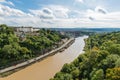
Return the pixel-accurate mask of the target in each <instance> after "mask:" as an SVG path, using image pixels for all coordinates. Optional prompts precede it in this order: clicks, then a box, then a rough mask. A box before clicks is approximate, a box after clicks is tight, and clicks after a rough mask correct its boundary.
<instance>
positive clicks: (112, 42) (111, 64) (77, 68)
mask: <svg viewBox="0 0 120 80" xmlns="http://www.w3.org/2000/svg"><path fill="white" fill-rule="evenodd" d="M85 42H86V46H85V48H84V50H85V53H84V54H81V55H79V57H78V58H77V59H75V60H74V61H73V62H71V63H70V64H68V63H66V64H64V66H63V67H62V69H61V71H60V72H58V73H56V75H55V76H54V78H53V79H50V80H120V32H112V33H102V34H95V35H93V36H90V37H89V38H88V39H85Z"/></svg>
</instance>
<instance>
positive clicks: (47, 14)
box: [29, 8, 55, 19]
mask: <svg viewBox="0 0 120 80" xmlns="http://www.w3.org/2000/svg"><path fill="white" fill-rule="evenodd" d="M29 11H30V12H31V14H33V15H35V16H36V17H39V18H40V19H53V18H55V16H54V15H53V12H52V10H50V9H49V8H43V9H40V10H29Z"/></svg>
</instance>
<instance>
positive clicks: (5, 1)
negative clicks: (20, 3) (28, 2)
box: [0, 0, 15, 6]
mask: <svg viewBox="0 0 120 80" xmlns="http://www.w3.org/2000/svg"><path fill="white" fill-rule="evenodd" d="M0 2H1V3H4V4H8V5H11V6H15V5H14V4H13V2H11V1H7V0H0Z"/></svg>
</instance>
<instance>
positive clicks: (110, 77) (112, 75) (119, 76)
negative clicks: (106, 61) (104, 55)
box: [106, 68, 120, 80]
mask: <svg viewBox="0 0 120 80" xmlns="http://www.w3.org/2000/svg"><path fill="white" fill-rule="evenodd" d="M106 80H120V68H112V69H110V68H109V69H107V71H106Z"/></svg>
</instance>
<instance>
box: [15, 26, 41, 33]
mask: <svg viewBox="0 0 120 80" xmlns="http://www.w3.org/2000/svg"><path fill="white" fill-rule="evenodd" d="M14 29H15V32H34V31H38V30H39V29H36V28H33V27H23V26H22V27H14Z"/></svg>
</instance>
